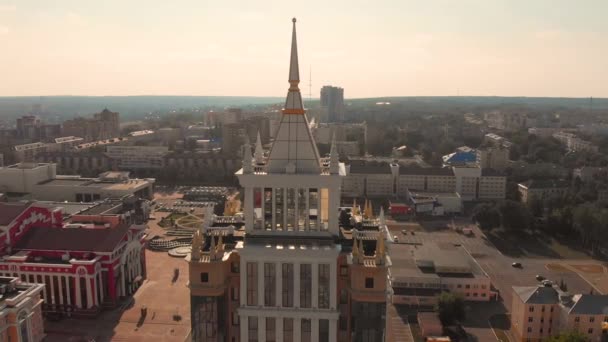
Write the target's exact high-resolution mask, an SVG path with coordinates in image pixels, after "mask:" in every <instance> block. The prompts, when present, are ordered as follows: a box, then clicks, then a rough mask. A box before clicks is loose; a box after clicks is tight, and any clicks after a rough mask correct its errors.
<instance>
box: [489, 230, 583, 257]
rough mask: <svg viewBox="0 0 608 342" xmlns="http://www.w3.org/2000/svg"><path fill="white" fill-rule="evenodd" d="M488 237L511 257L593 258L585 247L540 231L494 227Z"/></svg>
mask: <svg viewBox="0 0 608 342" xmlns="http://www.w3.org/2000/svg"><path fill="white" fill-rule="evenodd" d="M486 236H487V237H488V239H490V240H491V241H492V243H493V244H494V245H495V246H496V248H498V249H499V250H500V251H501V252H502V253H503V254H505V255H508V256H511V257H528V258H555V259H591V258H592V257H591V256H590V255H589V254H587V253H586V252H585V251H584V250H583V249H580V248H576V247H574V246H568V245H567V244H565V243H562V242H560V241H558V240H557V239H555V238H553V237H552V236H549V235H547V234H545V233H543V232H539V231H519V232H511V231H505V230H503V229H494V230H492V231H490V232H486Z"/></svg>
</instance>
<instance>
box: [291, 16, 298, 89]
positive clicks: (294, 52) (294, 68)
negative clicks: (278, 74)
mask: <svg viewBox="0 0 608 342" xmlns="http://www.w3.org/2000/svg"><path fill="white" fill-rule="evenodd" d="M291 21H292V22H293V29H292V32H291V59H290V62H289V82H290V83H292V82H295V83H296V84H295V85H294V84H292V87H294V86H295V87H297V86H298V83H300V66H299V64H298V40H297V39H296V18H293V19H292V20H291Z"/></svg>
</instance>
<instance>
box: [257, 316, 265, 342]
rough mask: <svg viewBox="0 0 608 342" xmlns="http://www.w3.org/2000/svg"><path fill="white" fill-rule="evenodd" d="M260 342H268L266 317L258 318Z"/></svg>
mask: <svg viewBox="0 0 608 342" xmlns="http://www.w3.org/2000/svg"><path fill="white" fill-rule="evenodd" d="M258 341H266V317H263V316H258Z"/></svg>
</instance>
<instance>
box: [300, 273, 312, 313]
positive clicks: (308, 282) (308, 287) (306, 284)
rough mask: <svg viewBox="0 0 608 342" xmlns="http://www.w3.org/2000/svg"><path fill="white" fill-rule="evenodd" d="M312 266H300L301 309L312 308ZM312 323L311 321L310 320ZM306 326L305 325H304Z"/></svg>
mask: <svg viewBox="0 0 608 342" xmlns="http://www.w3.org/2000/svg"><path fill="white" fill-rule="evenodd" d="M311 292H312V266H311V265H310V264H301V265H300V307H302V308H310V307H312V293H311ZM309 322H310V320H309ZM302 324H304V323H302Z"/></svg>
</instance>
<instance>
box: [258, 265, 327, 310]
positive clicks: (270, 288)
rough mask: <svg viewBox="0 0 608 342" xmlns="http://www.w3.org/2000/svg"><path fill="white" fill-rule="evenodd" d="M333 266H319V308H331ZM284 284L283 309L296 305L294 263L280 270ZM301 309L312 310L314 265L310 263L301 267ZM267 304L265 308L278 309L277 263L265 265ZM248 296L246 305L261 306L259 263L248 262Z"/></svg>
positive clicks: (264, 284)
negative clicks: (331, 268)
mask: <svg viewBox="0 0 608 342" xmlns="http://www.w3.org/2000/svg"><path fill="white" fill-rule="evenodd" d="M329 269H330V265H329V264H319V265H318V270H317V272H318V284H317V288H318V290H319V291H318V302H317V303H316V305H317V307H318V308H321V309H328V308H329V294H330V286H329V284H330V274H329V272H330V271H329ZM280 271H281V274H280V275H279V276H280V277H281V281H282V284H281V286H282V288H281V301H282V303H281V304H280V305H281V306H283V307H293V305H294V281H295V280H294V273H295V272H294V265H293V264H291V263H283V264H281V267H280ZM299 273H300V274H299V275H300V294H299V295H300V307H302V308H311V307H312V304H313V303H312V285H313V284H312V265H311V264H300V272H299ZM263 277H264V279H263V280H264V282H263V286H264V288H263V290H264V298H263V299H264V305H265V306H277V305H278V303H276V292H275V291H276V277H277V272H276V264H275V263H264V274H263ZM246 293H247V305H259V304H258V303H259V302H260V301H259V299H258V263H257V262H248V263H247V274H246Z"/></svg>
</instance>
